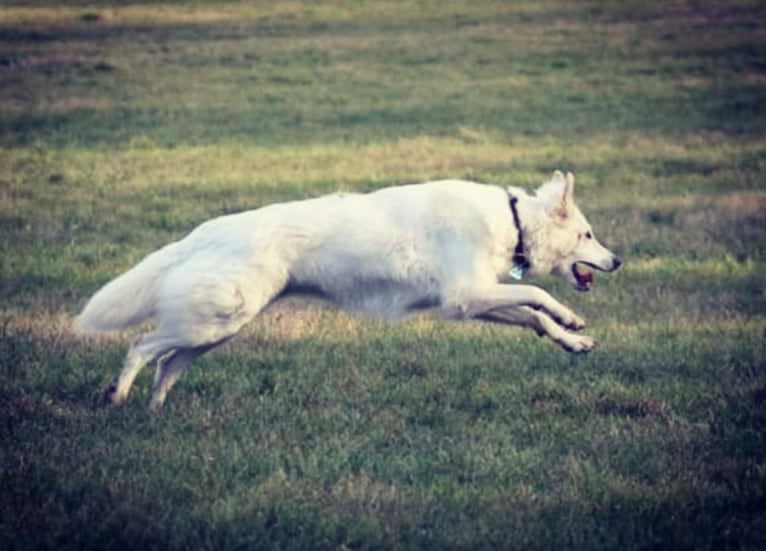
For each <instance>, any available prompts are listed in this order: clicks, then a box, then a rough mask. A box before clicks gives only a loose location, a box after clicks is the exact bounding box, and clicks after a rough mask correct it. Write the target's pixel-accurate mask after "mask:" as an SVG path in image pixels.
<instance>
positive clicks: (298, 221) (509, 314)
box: [75, 172, 621, 410]
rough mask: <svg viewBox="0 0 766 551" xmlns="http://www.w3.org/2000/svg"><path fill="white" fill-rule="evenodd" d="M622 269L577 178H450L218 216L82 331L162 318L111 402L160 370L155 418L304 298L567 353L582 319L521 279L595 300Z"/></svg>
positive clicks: (92, 310) (118, 283)
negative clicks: (190, 377)
mask: <svg viewBox="0 0 766 551" xmlns="http://www.w3.org/2000/svg"><path fill="white" fill-rule="evenodd" d="M620 264H621V261H620V259H619V258H618V257H617V256H616V255H615V254H614V253H612V252H611V251H609V250H608V249H606V248H605V247H604V246H603V245H601V244H600V243H599V242H598V241H597V240H596V238H595V237H594V235H593V230H592V229H591V226H590V225H589V224H588V222H587V220H586V219H585V217H584V216H583V214H582V213H581V212H580V210H579V209H578V208H577V206H576V205H575V202H574V176H573V175H572V174H571V173H569V174H567V175H566V176H564V174H562V173H561V172H556V173H554V175H553V177H552V178H551V179H550V181H548V182H546V183H544V184H543V185H542V186H541V187H540V188H539V189H537V191H536V192H535V193H534V194H529V193H527V192H526V191H524V190H523V189H520V188H513V187H511V188H508V189H503V188H500V187H497V186H492V185H485V184H478V183H474V182H466V181H459V180H443V181H436V182H427V183H423V184H416V185H403V186H398V187H389V188H385V189H381V190H379V191H375V192H372V193H368V194H354V193H350V194H334V195H328V196H324V197H319V198H315V199H307V200H303V201H294V202H288V203H281V204H275V205H270V206H266V207H263V208H260V209H256V210H251V211H246V212H242V213H239V214H232V215H227V216H221V217H219V218H215V219H213V220H210V221H208V222H205V223H203V224H202V225H200V226H198V227H197V228H196V229H194V230H193V231H192V232H191V233H190V234H189V235H188V236H186V237H184V238H183V239H181V240H180V241H176V242H174V243H171V244H169V245H166V246H165V247H163V248H161V249H160V250H158V251H156V252H154V253H152V254H150V255H149V256H147V257H146V258H145V259H144V260H142V261H141V262H140V263H139V264H138V265H136V266H135V267H133V268H132V269H131V270H129V271H128V272H126V273H124V274H122V275H121V276H119V277H117V278H115V279H114V280H112V281H110V282H109V283H107V284H106V285H105V286H104V287H103V288H102V289H101V290H99V291H98V292H97V293H96V294H95V295H94V296H93V297H92V298H91V299H90V301H89V302H88V304H87V305H86V306H85V308H84V310H83V311H82V313H81V314H80V315H79V316H78V317H77V318H76V320H75V327H76V329H77V330H78V331H79V332H82V333H87V332H97V331H115V330H120V329H123V328H126V327H128V326H131V325H135V324H138V323H141V322H143V321H145V320H149V319H153V320H154V322H155V328H154V329H153V330H151V331H149V332H147V333H145V334H143V335H141V336H139V337H138V338H137V339H136V340H135V341H134V342H133V344H132V346H131V347H130V350H129V351H128V354H127V357H126V359H125V363H124V366H123V368H122V371H121V373H120V375H119V377H118V378H117V380H116V381H115V383H114V384H113V385H111V386H110V387H109V389H108V390H107V392H106V395H105V399H106V401H107V402H108V403H109V404H121V403H123V402H125V400H126V399H127V397H128V392H129V391H130V387H131V385H132V384H133V381H134V379H135V377H136V375H137V374H138V372H139V371H140V370H141V369H142V368H143V367H144V366H146V365H148V364H150V363H153V362H156V363H157V370H156V375H155V380H154V386H153V389H152V395H151V401H150V407H151V408H152V409H154V410H156V409H159V408H161V407H162V405H163V403H164V401H165V397H166V395H167V393H168V391H169V390H170V388H171V386H173V384H174V383H175V382H176V381H177V380H178V378H179V377H180V375H181V374H182V372H183V371H184V369H185V368H186V367H187V366H188V365H189V364H190V363H191V362H192V360H193V359H194V358H196V357H197V356H199V355H201V354H203V353H205V352H207V351H208V350H211V349H213V348H215V347H216V346H218V345H220V344H221V343H223V342H224V341H226V340H228V339H230V338H231V337H233V336H234V335H235V334H236V333H237V332H238V331H239V330H240V329H241V328H242V326H244V325H245V324H246V323H247V322H249V321H250V320H251V319H253V318H254V317H255V316H256V315H257V314H258V313H259V312H260V311H262V310H263V309H264V308H265V307H266V306H268V305H269V304H271V303H273V302H275V301H277V300H279V299H281V298H283V297H285V296H287V295H291V294H295V293H312V294H315V295H319V296H321V297H323V298H325V299H327V300H329V301H331V302H333V303H335V304H337V305H339V306H340V307H342V308H345V309H347V310H350V311H352V312H359V313H363V314H368V315H373V316H377V317H383V318H387V319H392V320H396V319H401V318H404V317H406V316H407V315H408V314H410V313H412V312H415V311H419V310H423V309H433V310H435V311H436V312H438V313H439V314H440V315H441V316H442V317H444V318H448V319H453V320H468V319H481V320H487V321H491V322H497V323H502V324H509V325H520V326H525V327H530V328H532V329H534V330H535V331H537V332H538V333H539V334H541V335H547V336H548V337H550V338H551V339H552V340H553V341H555V342H556V343H558V344H559V345H560V346H562V347H563V348H565V349H566V350H568V351H570V352H589V351H590V350H591V349H592V348H593V347H594V345H595V342H594V340H593V339H592V338H590V337H588V336H584V335H578V334H575V333H574V332H573V331H577V330H580V329H582V328H583V327H584V326H585V322H584V321H583V319H582V318H580V317H579V316H578V315H576V314H575V313H574V312H573V311H572V310H570V309H569V308H567V307H566V306H564V305H563V304H561V303H560V302H559V301H557V300H556V299H554V298H553V297H552V296H551V295H550V294H549V293H547V292H546V291H544V290H542V289H541V288H539V287H536V286H533V285H527V284H522V283H519V282H517V280H519V279H522V278H527V277H533V276H535V275H539V274H547V273H553V274H557V275H559V276H561V277H562V278H564V279H565V280H567V281H568V282H569V283H571V285H572V286H573V287H574V288H575V289H577V290H578V291H588V290H590V288H591V286H592V284H593V272H592V271H591V269H597V270H600V271H604V272H613V271H615V270H617V269H618V268H619V267H620Z"/></svg>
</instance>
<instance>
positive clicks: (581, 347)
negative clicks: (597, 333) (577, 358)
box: [560, 335, 596, 354]
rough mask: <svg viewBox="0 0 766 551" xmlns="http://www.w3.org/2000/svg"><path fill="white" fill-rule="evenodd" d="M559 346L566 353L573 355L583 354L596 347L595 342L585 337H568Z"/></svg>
mask: <svg viewBox="0 0 766 551" xmlns="http://www.w3.org/2000/svg"><path fill="white" fill-rule="evenodd" d="M560 344H561V346H563V347H564V349H565V350H566V351H567V352H572V353H574V354H585V353H587V352H590V351H591V350H593V349H594V348H595V347H596V341H595V340H594V339H593V338H592V337H587V336H585V335H569V336H568V337H567V338H566V339H565V340H562V341H561V342H560Z"/></svg>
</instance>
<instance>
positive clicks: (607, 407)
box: [0, 0, 766, 550]
mask: <svg viewBox="0 0 766 551" xmlns="http://www.w3.org/2000/svg"><path fill="white" fill-rule="evenodd" d="M764 22H766V5H764V4H763V2H758V1H735V0H732V1H711V2H697V1H691V0H690V1H688V2H684V1H667V2H659V1H657V2H649V1H646V2H645V1H641V2H639V1H628V2H616V1H603V2H588V1H578V2H570V1H568V0H534V1H531V0H517V1H512V2H511V1H504V2H499V1H498V2H492V1H482V2H471V1H468V0H465V1H457V2H452V1H451V2H436V1H431V0H422V1H418V2H385V1H384V2H367V1H358V2H357V1H341V0H337V1H331V2H321V3H315V2H299V1H297V0H295V1H288V2H247V3H227V2H217V1H212V0H211V1H210V2H204V1H199V2H190V3H181V2H167V3H160V2H152V3H146V4H134V3H117V2H113V3H111V2H99V1H96V0H94V1H93V2H88V3H87V4H86V3H82V4H80V3H78V2H69V3H66V6H65V7H61V6H59V5H57V4H54V3H52V2H50V3H48V2H44V1H35V0H30V1H27V2H13V3H6V5H4V6H3V7H0V420H1V422H0V548H2V549H7V550H16V549H18V550H26V549H56V550H68V549H94V550H95V549H98V550H102V549H121V548H130V549H162V550H165V549H304V548H316V549H390V548H393V549H409V548H427V549H474V548H477V549H478V548H485V549H506V548H507V549H524V550H533V549H621V550H624V549H664V548H667V549H676V550H682V549H745V550H756V549H764V548H766V513H764V511H766V344H765V341H766V315H765V313H766V279H765V278H764V273H766V183H765V182H766V181H765V180H764V171H765V170H766V116H765V115H766V113H765V111H766V109H765V108H766V25H764ZM557 168H561V169H565V170H572V171H574V172H576V174H577V176H578V188H579V189H578V194H579V202H580V204H581V206H582V207H583V210H585V211H586V213H587V214H588V215H589V217H590V219H591V221H592V222H593V224H594V227H595V228H596V231H597V233H598V234H599V236H600V238H601V239H602V241H603V242H605V243H606V244H607V245H608V246H610V248H612V249H614V250H615V251H617V252H618V253H620V255H621V256H622V257H623V259H624V260H625V261H626V264H625V266H624V269H623V270H621V271H620V272H619V273H617V274H615V275H611V276H602V277H597V281H596V285H595V288H594V290H593V292H592V293H590V294H587V295H583V294H576V293H574V292H573V291H571V290H570V289H568V288H566V286H565V285H563V284H560V283H557V282H556V281H553V280H541V282H540V283H541V285H543V286H544V287H545V288H546V289H548V290H550V291H551V292H553V293H554V295H555V296H557V297H558V298H560V299H562V300H563V301H564V302H565V303H567V304H569V305H571V306H572V307H573V308H574V309H575V310H576V311H578V312H580V313H582V314H583V315H584V316H585V317H586V319H587V320H588V321H589V325H590V327H589V329H588V333H589V334H591V335H593V336H594V337H596V338H597V339H598V340H599V342H600V346H599V347H598V348H597V349H596V350H595V351H594V352H593V353H592V354H590V355H588V356H585V357H573V356H570V355H567V354H566V353H564V352H562V351H561V350H559V349H557V348H556V347H555V346H553V345H551V344H550V343H549V342H546V341H545V340H543V339H538V338H537V337H536V336H534V334H532V333H531V332H524V331H521V330H516V329H507V328H499V327H495V326H491V327H490V326H485V325H480V324H478V323H468V324H461V325H458V324H447V323H444V322H441V321H438V320H436V319H433V318H431V317H428V316H424V317H418V318H415V319H412V320H410V321H408V322H407V323H405V324H402V325H387V324H384V323H379V322H373V321H366V320H360V319H355V318H352V317H349V316H346V315H344V314H342V313H339V312H337V311H335V310H333V309H331V308H328V307H324V306H321V305H317V304H315V303H308V302H300V301H295V302H292V303H290V304H282V305H278V306H276V307H275V308H273V309H272V310H271V311H269V312H268V313H267V314H266V315H264V316H263V317H261V318H259V319H258V320H256V321H255V322H254V323H253V324H252V325H251V326H249V327H248V328H247V329H246V330H245V331H244V332H243V334H241V335H240V336H239V337H238V338H237V339H235V340H234V341H232V342H231V343H229V344H227V345H225V346H224V347H222V348H221V349H219V350H217V351H216V352H214V353H211V354H210V355H209V356H206V357H204V358H202V359H201V360H200V361H198V362H197V363H196V364H195V367H194V368H193V369H192V370H191V371H190V373H189V374H187V375H186V376H185V378H184V379H182V380H181V382H180V383H179V384H178V385H177V386H176V387H175V388H174V390H173V392H172V393H171V395H170V397H169V400H168V404H167V406H166V409H165V410H164V412H163V414H162V415H159V416H153V415H151V414H149V413H148V412H147V410H146V401H147V398H148V389H149V386H150V384H151V373H150V372H149V370H147V371H146V372H145V373H144V374H142V376H141V377H140V378H139V380H138V382H137V385H136V388H135V391H134V394H133V396H132V399H131V401H130V402H129V403H128V405H127V406H125V407H124V408H119V409H112V410H107V409H102V408H100V407H98V406H97V403H98V397H99V395H100V394H101V392H102V391H103V390H104V388H105V387H106V386H107V385H108V384H109V382H110V381H111V379H112V378H113V377H114V376H115V375H116V373H117V372H118V370H119V366H120V363H121V361H122V356H123V354H124V352H125V348H126V344H127V342H128V339H129V337H130V336H129V335H126V336H118V337H116V338H113V339H104V340H101V341H96V340H79V339H76V338H75V337H74V336H73V335H72V333H71V330H70V329H69V324H70V321H71V317H72V315H73V314H75V313H76V312H77V311H78V309H79V308H80V307H81V306H82V305H83V304H84V301H85V300H86V299H87V297H88V296H89V295H90V294H91V293H92V292H93V291H95V290H96V289H97V288H98V287H99V286H100V285H101V284H103V283H104V282H105V281H107V280H108V279H109V278H111V277H112V276H114V275H116V274H117V273H119V272H121V271H123V270H125V269H127V268H128V267H130V266H131V265H132V264H133V263H135V262H136V261H137V260H139V259H140V258H141V257H142V256H143V255H145V254H147V253H148V252H150V251H152V250H154V249H155V248H157V247H158V246H160V245H162V244H164V243H166V242H168V241H170V240H173V239H175V238H176V237H179V236H181V235H183V234H184V233H185V232H187V231H189V230H190V229H191V228H193V227H194V226H195V225H197V224H198V223H200V222H202V221H204V220H205V219H207V218H209V217H212V216H216V215H220V214H223V213H228V212H233V211H239V210H244V209H248V208H255V207H258V206H261V205H264V204H267V203H270V202H274V201H280V200H287V199H295V198H301V197H308V196H314V195H318V194H321V193H325V192H329V191H334V190H356V191H367V190H371V189H375V188H378V187H382V186H386V185H392V184H399V183H407V182H415V181H420V180H426V179H436V178H440V177H462V178H470V179H474V180H479V181H486V182H493V183H497V184H502V185H507V184H514V185H525V186H534V185H536V184H538V183H539V182H541V181H542V180H543V179H544V178H545V177H546V176H548V175H549V174H550V172H551V171H552V170H554V169H557Z"/></svg>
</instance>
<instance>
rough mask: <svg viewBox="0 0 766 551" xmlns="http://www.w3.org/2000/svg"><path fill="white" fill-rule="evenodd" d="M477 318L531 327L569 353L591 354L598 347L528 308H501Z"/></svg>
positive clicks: (588, 338)
mask: <svg viewBox="0 0 766 551" xmlns="http://www.w3.org/2000/svg"><path fill="white" fill-rule="evenodd" d="M476 317H477V318H478V319H482V320H486V321H492V322H495V323H503V324H507V325H520V326H522V327H530V328H532V329H534V330H535V331H537V333H538V335H540V336H543V335H546V336H548V337H549V338H550V339H551V340H552V341H554V342H555V343H557V344H558V345H559V346H561V347H562V348H564V349H565V350H568V351H569V352H590V351H591V350H593V347H594V346H596V342H595V341H594V340H593V339H592V338H591V337H587V336H585V335H575V334H574V333H570V332H569V331H565V330H564V329H563V328H562V327H561V326H560V325H559V324H557V323H556V322H555V321H553V319H551V318H550V316H548V315H547V314H546V313H544V312H541V311H539V310H534V309H532V308H530V307H528V306H514V307H510V308H499V309H495V310H490V311H489V312H485V313H484V314H480V315H478V316H476Z"/></svg>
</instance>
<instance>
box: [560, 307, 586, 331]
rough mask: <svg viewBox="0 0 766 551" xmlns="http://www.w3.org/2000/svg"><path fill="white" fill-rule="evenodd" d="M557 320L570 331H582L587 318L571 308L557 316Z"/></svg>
mask: <svg viewBox="0 0 766 551" xmlns="http://www.w3.org/2000/svg"><path fill="white" fill-rule="evenodd" d="M556 321H557V322H558V323H559V325H561V326H562V327H565V328H567V329H569V330H570V331H580V330H581V329H584V328H585V320H584V319H582V318H581V317H580V316H578V315H577V314H575V313H574V312H572V311H571V310H565V311H564V312H561V315H559V316H556Z"/></svg>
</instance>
